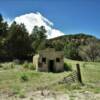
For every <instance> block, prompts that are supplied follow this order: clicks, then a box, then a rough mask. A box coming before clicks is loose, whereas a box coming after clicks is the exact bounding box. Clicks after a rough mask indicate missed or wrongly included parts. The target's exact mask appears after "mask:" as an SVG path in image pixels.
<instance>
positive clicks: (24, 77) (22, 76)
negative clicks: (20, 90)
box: [21, 74, 28, 82]
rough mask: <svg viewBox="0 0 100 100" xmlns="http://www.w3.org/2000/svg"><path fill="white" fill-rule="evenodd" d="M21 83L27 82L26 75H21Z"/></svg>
mask: <svg viewBox="0 0 100 100" xmlns="http://www.w3.org/2000/svg"><path fill="white" fill-rule="evenodd" d="M21 81H23V82H25V81H28V76H27V75H26V74H22V75H21Z"/></svg>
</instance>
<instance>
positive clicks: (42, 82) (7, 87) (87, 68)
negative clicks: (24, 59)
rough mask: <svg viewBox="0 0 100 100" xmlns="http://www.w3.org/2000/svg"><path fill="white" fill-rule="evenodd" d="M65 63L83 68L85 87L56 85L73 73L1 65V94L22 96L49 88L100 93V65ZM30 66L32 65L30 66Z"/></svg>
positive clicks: (17, 65) (68, 61) (74, 67)
mask: <svg viewBox="0 0 100 100" xmlns="http://www.w3.org/2000/svg"><path fill="white" fill-rule="evenodd" d="M65 62H66V63H68V64H69V65H70V66H72V69H73V70H76V64H77V63H79V64H80V66H81V74H82V80H83V83H84V86H81V85H80V84H79V83H73V84H71V85H69V84H55V83H57V82H58V81H60V80H62V79H63V78H64V77H65V76H67V75H69V74H70V73H71V71H68V72H62V73H44V72H36V71H35V70H30V69H27V68H23V64H15V63H13V62H12V63H1V64H0V92H2V93H13V94H16V95H17V94H18V95H22V94H24V93H25V92H28V91H37V90H41V89H44V88H47V89H49V90H52V91H62V92H68V91H73V90H78V91H92V92H94V93H100V63H96V62H95V63H94V62H80V61H73V60H68V59H65ZM28 65H30V64H28Z"/></svg>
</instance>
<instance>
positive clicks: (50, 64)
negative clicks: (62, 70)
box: [48, 60, 55, 72]
mask: <svg viewBox="0 0 100 100" xmlns="http://www.w3.org/2000/svg"><path fill="white" fill-rule="evenodd" d="M48 68H49V72H54V71H55V70H54V60H49V64H48Z"/></svg>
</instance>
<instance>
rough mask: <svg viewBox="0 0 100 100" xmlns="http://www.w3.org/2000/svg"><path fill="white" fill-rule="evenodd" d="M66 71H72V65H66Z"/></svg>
mask: <svg viewBox="0 0 100 100" xmlns="http://www.w3.org/2000/svg"><path fill="white" fill-rule="evenodd" d="M64 70H65V71H72V65H71V64H67V63H64Z"/></svg>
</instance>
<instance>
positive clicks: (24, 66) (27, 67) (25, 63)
mask: <svg viewBox="0 0 100 100" xmlns="http://www.w3.org/2000/svg"><path fill="white" fill-rule="evenodd" d="M23 68H25V69H29V64H28V62H27V61H25V62H24V64H23Z"/></svg>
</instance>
